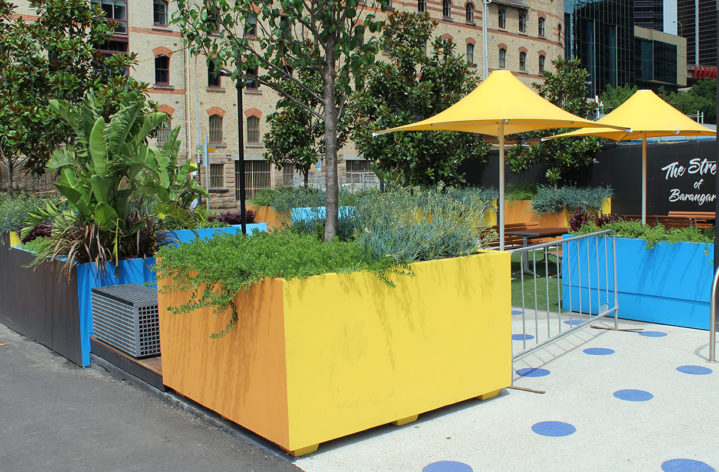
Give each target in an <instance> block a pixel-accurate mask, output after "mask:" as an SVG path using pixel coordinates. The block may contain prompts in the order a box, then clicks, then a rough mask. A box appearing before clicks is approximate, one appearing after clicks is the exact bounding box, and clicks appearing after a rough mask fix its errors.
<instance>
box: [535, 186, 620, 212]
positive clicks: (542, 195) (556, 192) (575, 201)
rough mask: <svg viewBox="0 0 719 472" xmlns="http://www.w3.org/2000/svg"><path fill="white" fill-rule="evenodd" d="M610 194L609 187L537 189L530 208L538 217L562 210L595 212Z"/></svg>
mask: <svg viewBox="0 0 719 472" xmlns="http://www.w3.org/2000/svg"><path fill="white" fill-rule="evenodd" d="M612 194H613V192H612V189H611V188H610V187H591V188H577V187H539V188H538V189H537V194H536V195H535V196H534V198H533V199H532V208H533V209H534V211H535V213H537V214H538V215H544V214H547V213H556V212H559V211H562V210H563V209H564V208H567V209H569V210H575V209H577V208H580V209H582V210H584V211H587V210H594V211H597V210H599V209H601V208H602V205H603V204H604V201H605V200H606V199H607V198H611V196H612Z"/></svg>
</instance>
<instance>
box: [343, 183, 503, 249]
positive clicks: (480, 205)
mask: <svg viewBox="0 0 719 472" xmlns="http://www.w3.org/2000/svg"><path fill="white" fill-rule="evenodd" d="M490 207H491V206H490V204H489V202H487V201H485V200H483V199H481V198H480V192H479V191H477V192H475V193H472V192H470V191H455V190H451V189H449V190H445V189H441V188H440V189H436V190H426V189H417V188H415V189H401V190H397V191H394V192H388V193H376V194H373V195H369V196H368V197H367V198H364V199H363V200H362V201H361V202H360V203H359V204H358V206H357V211H356V215H355V218H356V219H357V222H356V224H355V227H356V230H355V238H356V241H357V243H358V244H359V245H360V246H361V247H363V248H364V249H365V250H366V251H368V252H369V253H370V254H371V255H372V257H373V258H382V257H387V256H389V257H391V258H393V259H394V260H396V261H398V262H403V263H409V262H415V261H425V260H432V259H438V258H442V257H457V256H464V255H468V254H471V253H473V252H475V251H477V250H478V249H481V248H483V247H486V245H487V243H488V242H489V239H490V238H492V236H493V234H492V233H491V232H488V231H486V230H487V228H486V226H484V220H485V217H486V214H487V211H488V210H489V208H490Z"/></svg>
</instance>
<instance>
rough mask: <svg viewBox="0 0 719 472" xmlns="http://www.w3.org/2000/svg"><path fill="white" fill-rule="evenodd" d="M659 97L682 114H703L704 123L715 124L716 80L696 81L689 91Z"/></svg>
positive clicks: (662, 92)
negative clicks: (698, 112)
mask: <svg viewBox="0 0 719 472" xmlns="http://www.w3.org/2000/svg"><path fill="white" fill-rule="evenodd" d="M659 95H660V96H661V97H662V98H663V99H664V100H665V101H666V102H667V103H669V104H670V105H671V106H673V107H674V108H676V109H677V110H680V111H681V112H683V113H686V114H690V113H696V112H697V111H700V112H704V121H705V122H708V123H716V117H717V109H716V106H717V80H716V79H704V80H699V81H697V82H696V83H695V84H694V85H693V86H692V87H691V88H690V89H689V90H686V91H678V92H672V93H666V92H664V91H661V90H660V91H659Z"/></svg>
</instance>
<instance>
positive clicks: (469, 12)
mask: <svg viewBox="0 0 719 472" xmlns="http://www.w3.org/2000/svg"><path fill="white" fill-rule="evenodd" d="M464 8H465V17H466V18H465V19H466V20H467V23H474V4H472V3H468V4H467V5H465V6H464Z"/></svg>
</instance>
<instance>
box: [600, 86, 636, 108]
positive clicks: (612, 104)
mask: <svg viewBox="0 0 719 472" xmlns="http://www.w3.org/2000/svg"><path fill="white" fill-rule="evenodd" d="M638 88H639V87H637V86H636V85H635V86H634V87H630V86H629V84H624V85H622V86H621V87H612V86H611V84H610V85H607V90H605V91H604V93H602V96H601V97H600V100H601V102H602V104H603V105H604V112H605V113H609V112H611V111H612V110H614V109H615V108H617V107H618V106H619V105H621V104H622V103H624V102H626V101H627V100H628V99H629V97H631V96H632V95H634V92H636V91H637V90H638Z"/></svg>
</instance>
